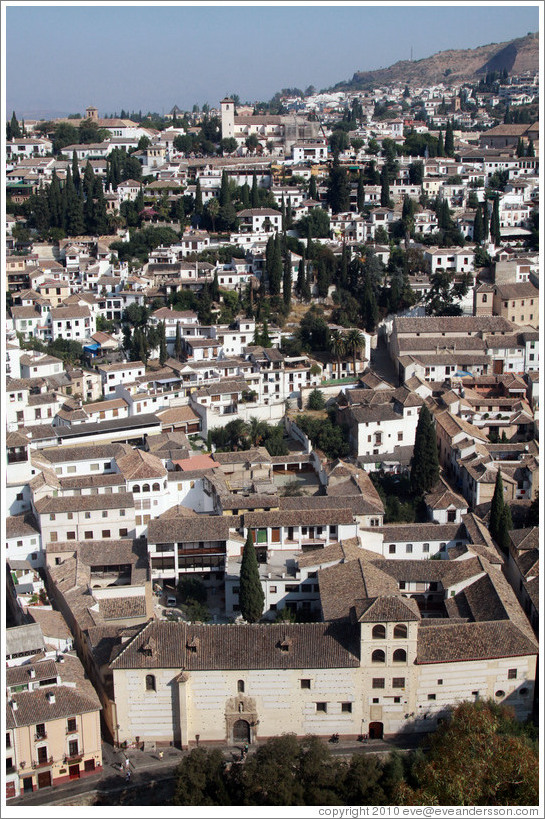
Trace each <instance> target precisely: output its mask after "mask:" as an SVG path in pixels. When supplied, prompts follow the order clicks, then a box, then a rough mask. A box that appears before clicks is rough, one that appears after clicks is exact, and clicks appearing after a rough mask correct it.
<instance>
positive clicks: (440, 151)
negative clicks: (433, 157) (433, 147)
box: [437, 131, 445, 156]
mask: <svg viewBox="0 0 545 819" xmlns="http://www.w3.org/2000/svg"><path fill="white" fill-rule="evenodd" d="M437 156H445V143H444V141H443V132H442V131H439V137H438V140H437Z"/></svg>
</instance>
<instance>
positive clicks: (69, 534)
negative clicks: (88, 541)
mask: <svg viewBox="0 0 545 819" xmlns="http://www.w3.org/2000/svg"><path fill="white" fill-rule="evenodd" d="M66 539H67V540H75V539H76V533H75V532H67V533H66Z"/></svg>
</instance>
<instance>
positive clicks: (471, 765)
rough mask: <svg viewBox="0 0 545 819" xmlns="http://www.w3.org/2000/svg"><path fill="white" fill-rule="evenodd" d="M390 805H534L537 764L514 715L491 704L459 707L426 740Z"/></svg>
mask: <svg viewBox="0 0 545 819" xmlns="http://www.w3.org/2000/svg"><path fill="white" fill-rule="evenodd" d="M430 746H431V747H430V750H429V751H428V753H427V754H426V756H425V757H423V759H422V760H421V762H420V763H419V764H418V766H417V767H415V768H414V774H413V778H414V780H415V782H414V785H409V784H407V783H406V782H403V783H401V784H400V785H399V786H398V787H397V789H396V790H395V791H394V794H393V797H394V799H393V801H392V804H401V805H458V806H467V805H487V806H491V805H505V806H512V805H537V804H538V802H539V760H538V756H537V753H536V752H535V751H534V749H533V748H532V747H531V744H530V743H529V742H528V740H527V739H526V738H525V737H524V736H522V737H521V736H520V735H518V726H517V722H516V720H515V717H514V714H513V713H512V712H509V710H508V709H506V708H501V707H499V706H497V705H495V704H494V703H491V702H475V703H473V702H463V703H461V704H460V705H458V706H456V708H454V710H453V711H452V714H451V717H450V719H449V720H446V721H445V722H443V724H442V725H441V726H440V727H439V728H438V729H437V731H436V732H435V733H434V734H433V736H432V737H431V742H430Z"/></svg>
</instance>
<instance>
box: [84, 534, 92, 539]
mask: <svg viewBox="0 0 545 819" xmlns="http://www.w3.org/2000/svg"><path fill="white" fill-rule="evenodd" d="M84 539H85V540H92V539H93V533H92V532H85V533H84Z"/></svg>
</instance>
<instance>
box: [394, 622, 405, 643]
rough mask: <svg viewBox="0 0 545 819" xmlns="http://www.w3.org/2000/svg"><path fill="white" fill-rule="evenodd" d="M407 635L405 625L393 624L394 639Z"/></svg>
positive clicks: (403, 637)
mask: <svg viewBox="0 0 545 819" xmlns="http://www.w3.org/2000/svg"><path fill="white" fill-rule="evenodd" d="M406 637H407V626H404V625H397V626H394V639H395V640H399V639H406Z"/></svg>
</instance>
